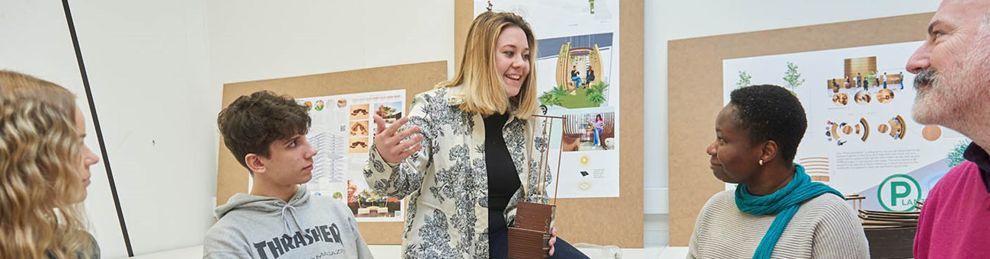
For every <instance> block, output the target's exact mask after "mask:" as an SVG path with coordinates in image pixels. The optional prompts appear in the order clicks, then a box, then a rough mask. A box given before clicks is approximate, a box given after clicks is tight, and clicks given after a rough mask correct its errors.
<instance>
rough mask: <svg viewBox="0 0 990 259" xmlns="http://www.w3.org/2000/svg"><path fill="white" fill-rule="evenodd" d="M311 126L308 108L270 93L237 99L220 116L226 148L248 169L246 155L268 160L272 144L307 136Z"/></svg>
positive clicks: (287, 98)
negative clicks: (296, 136) (303, 135)
mask: <svg viewBox="0 0 990 259" xmlns="http://www.w3.org/2000/svg"><path fill="white" fill-rule="evenodd" d="M310 123H311V119H310V118H309V113H308V112H307V109H306V107H305V106H303V105H300V104H299V103H297V102H296V101H295V100H294V99H292V97H289V96H285V95H281V96H280V95H276V94H275V93H273V92H270V91H258V92H254V93H252V94H251V95H245V96H241V97H238V98H237V100H234V102H233V103H231V104H230V105H229V106H227V108H224V109H223V110H222V111H220V114H219V115H218V116H217V125H218V126H219V127H220V134H221V135H223V141H224V145H226V146H227V149H229V150H230V152H231V153H233V155H234V158H236V159H237V162H240V163H241V165H242V166H244V167H245V168H247V162H246V161H244V156H245V155H247V154H249V153H251V154H257V155H260V156H262V157H266V158H267V157H268V156H269V155H270V151H271V150H270V149H269V146H270V145H271V144H272V142H275V141H276V140H280V139H288V138H291V137H292V136H295V135H297V134H306V133H307V132H308V131H309V125H310Z"/></svg>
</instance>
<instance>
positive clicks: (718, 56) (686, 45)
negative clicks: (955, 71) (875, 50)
mask: <svg viewBox="0 0 990 259" xmlns="http://www.w3.org/2000/svg"><path fill="white" fill-rule="evenodd" d="M931 17H932V13H925V14H915V15H905V16H895V17H886V18H878V19H870V20H862V21H853V22H843V23H834V24H824V25H815V26H806V27H797V28H789V29H779V30H770V31H760V32H749V33H740V34H730V35H721V36H712V37H703V38H694V39H684V40H674V41H670V42H669V44H668V61H667V67H668V71H667V72H668V78H667V80H668V81H667V85H668V91H669V92H668V94H669V107H668V111H669V114H670V117H669V119H670V123H669V124H670V131H669V136H668V137H669V139H670V143H668V145H669V149H670V151H671V152H670V157H669V159H670V162H669V172H670V178H669V179H670V245H671V246H687V245H688V242H689V241H690V238H691V232H692V231H694V223H695V219H696V218H697V216H698V213H699V211H700V210H701V208H702V207H703V206H704V204H705V202H706V201H707V200H708V198H709V197H711V195H713V194H715V193H717V192H719V191H722V190H724V189H725V185H723V183H722V182H721V181H719V180H718V179H716V178H715V177H714V176H712V174H711V170H710V169H709V163H708V160H709V157H708V156H707V155H705V154H704V150H705V147H707V146H708V144H710V143H711V142H712V141H713V140H714V139H715V130H714V129H715V115H716V114H717V113H718V111H719V110H720V109H721V108H722V103H723V101H722V85H723V84H722V76H721V75H722V60H723V59H733V58H741V57H752V56H764V55H774V54H784V53H794V52H806V51H817V50H828V49H839V48H851V47H860V46H869V45H878V44H889V43H898V42H910V41H919V40H924V39H925V30H926V28H927V27H928V21H929V20H930V19H931ZM861 36H862V37H861ZM655 72H657V73H660V72H662V71H655Z"/></svg>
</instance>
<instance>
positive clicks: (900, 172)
mask: <svg viewBox="0 0 990 259" xmlns="http://www.w3.org/2000/svg"><path fill="white" fill-rule="evenodd" d="M920 45H921V42H907V43H896V44H885V45H875V46H865V47H857V48H846V49H834V50H823V51H813V52H802V53H792V54H783V55H771V56H760V57H747V58H737V59H727V60H723V63H722V64H723V66H722V68H723V75H722V78H723V84H724V89H725V91H724V95H723V100H725V102H726V103H728V101H729V93H730V92H731V91H732V90H735V89H737V88H740V87H745V86H748V85H756V84H774V85H779V86H783V87H785V88H787V89H789V90H791V91H792V92H793V93H794V94H795V95H796V96H797V97H798V99H800V100H801V104H802V105H803V106H804V109H805V113H806V114H807V117H808V129H807V131H806V133H805V135H804V138H803V139H802V141H801V144H800V145H799V147H798V152H797V156H796V157H795V161H794V162H795V163H798V164H801V165H803V166H804V167H805V169H806V170H807V172H808V174H809V175H811V177H812V179H813V180H815V181H819V182H823V183H826V184H828V185H830V186H832V187H834V188H835V189H837V190H839V191H840V192H842V193H844V194H846V195H853V194H856V195H860V196H862V197H865V200H864V201H863V209H867V210H878V211H916V206H915V205H916V203H917V202H918V201H920V200H923V199H924V198H925V197H926V195H927V193H928V191H929V190H931V188H932V187H933V186H935V183H936V182H937V181H938V180H939V179H940V178H941V177H942V176H943V175H945V174H946V173H947V172H948V170H949V168H951V167H952V166H953V165H955V164H958V163H959V162H960V161H962V151H963V150H964V149H965V147H966V145H968V143H969V139H967V138H966V137H965V136H962V135H961V134H959V133H957V132H955V131H953V130H951V129H947V128H944V127H941V126H938V125H922V124H920V123H918V122H916V121H914V119H913V118H912V117H911V110H912V108H913V106H914V98H915V95H916V91H915V89H914V85H913V81H914V75H913V74H911V73H908V72H907V71H905V68H904V67H905V64H906V62H907V59H908V58H909V57H910V55H911V54H912V53H913V52H914V50H915V49H917V48H918V46H920ZM713 118H714V116H713ZM727 188H732V187H727Z"/></svg>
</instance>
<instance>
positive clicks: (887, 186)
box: [877, 174, 921, 211]
mask: <svg viewBox="0 0 990 259" xmlns="http://www.w3.org/2000/svg"><path fill="white" fill-rule="evenodd" d="M877 199H879V202H880V206H881V207H883V208H884V209H885V210H887V211H913V210H914V205H915V204H916V203H917V202H918V200H920V199H921V185H920V184H918V181H916V180H914V178H913V177H911V176H909V175H906V174H895V175H891V176H889V177H887V179H884V180H883V182H882V183H880V186H879V188H877Z"/></svg>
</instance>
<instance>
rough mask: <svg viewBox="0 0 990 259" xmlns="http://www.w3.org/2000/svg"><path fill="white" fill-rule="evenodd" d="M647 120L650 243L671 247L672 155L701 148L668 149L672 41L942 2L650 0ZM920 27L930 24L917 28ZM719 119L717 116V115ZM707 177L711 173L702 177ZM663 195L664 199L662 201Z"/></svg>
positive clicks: (927, 8)
mask: <svg viewBox="0 0 990 259" xmlns="http://www.w3.org/2000/svg"><path fill="white" fill-rule="evenodd" d="M645 1H646V2H645V12H646V13H645V17H646V18H645V24H644V30H645V32H644V34H645V35H644V38H645V39H644V40H645V41H646V42H645V43H644V52H645V53H643V55H644V56H646V58H645V64H644V70H645V73H644V74H645V78H644V87H645V89H643V92H644V94H645V97H646V100H648V101H647V102H645V107H644V110H647V111H661V112H660V113H659V114H656V113H646V114H645V115H644V116H645V117H644V118H643V121H644V132H650V133H656V134H644V135H645V137H644V138H645V139H644V141H645V143H648V144H647V145H644V146H645V150H644V155H645V156H646V157H647V158H648V159H646V160H645V165H644V167H645V171H646V172H645V173H646V175H645V177H644V182H645V185H646V186H645V190H644V195H646V197H645V199H644V200H645V201H646V203H647V204H646V206H645V208H646V210H647V213H648V215H647V216H646V219H647V222H646V226H645V228H646V232H645V233H646V235H647V236H646V243H647V244H648V245H649V244H662V245H666V244H667V240H668V235H667V229H669V228H668V227H667V225H666V224H667V222H666V213H667V186H668V182H667V175H668V171H667V169H668V167H667V165H668V164H667V162H668V160H667V155H668V153H669V152H689V153H697V154H698V155H699V156H703V155H704V153H703V152H704V147H698V148H697V149H696V150H667V132H668V131H667V125H668V121H667V118H668V117H667V112H668V111H667V41H669V40H675V39H686V38H694V37H702V36H712V35H720V34H730V33H740V32H750V31H761V30H770V29H779V28H788V27H797V26H804V25H814V24H823V23H834V22H843V21H853V20H862V19H870V18H878V17H887V16H897V15H905V14H916V13H924V12H932V11H935V9H936V7H937V6H938V2H939V1H897V0H876V1H854V0H833V1H787V0H765V1H733V0H709V1H659V0H645ZM918 30H919V31H922V30H925V28H918ZM712 116H713V119H714V114H713V115H712ZM699 177H706V176H699ZM658 198H659V199H658Z"/></svg>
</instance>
